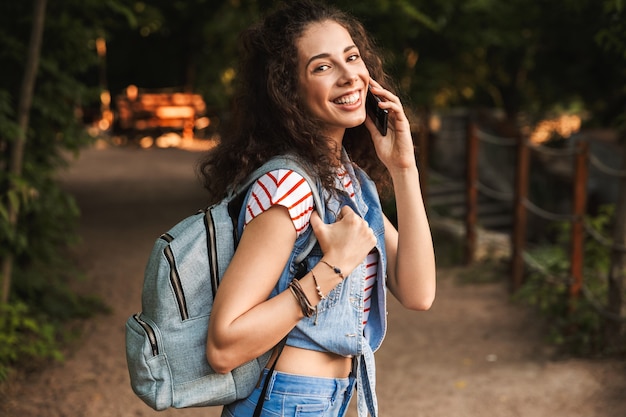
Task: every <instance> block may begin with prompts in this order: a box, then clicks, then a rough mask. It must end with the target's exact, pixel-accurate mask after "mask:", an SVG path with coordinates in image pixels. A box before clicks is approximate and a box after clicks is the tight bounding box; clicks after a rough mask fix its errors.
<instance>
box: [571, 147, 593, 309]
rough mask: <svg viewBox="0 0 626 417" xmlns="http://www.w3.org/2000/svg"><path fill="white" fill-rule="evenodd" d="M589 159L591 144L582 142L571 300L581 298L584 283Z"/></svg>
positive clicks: (576, 163) (577, 162) (576, 186)
mask: <svg viewBox="0 0 626 417" xmlns="http://www.w3.org/2000/svg"><path fill="white" fill-rule="evenodd" d="M588 159H589V144H588V143H587V142H585V141H580V142H578V144H577V149H576V159H575V161H574V184H573V186H574V190H573V191H574V207H573V218H572V232H571V254H570V256H571V260H570V275H571V278H572V282H571V283H570V287H569V295H570V300H574V299H576V298H578V297H579V296H580V291H581V289H582V283H583V266H584V252H585V247H584V238H585V236H584V233H585V225H584V222H585V210H586V206H587V173H588V167H587V160H588Z"/></svg>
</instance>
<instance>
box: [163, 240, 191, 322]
mask: <svg viewBox="0 0 626 417" xmlns="http://www.w3.org/2000/svg"><path fill="white" fill-rule="evenodd" d="M168 236H169V235H168ZM163 253H164V254H165V258H167V262H168V263H169V264H170V283H171V284H172V289H173V290H174V296H175V297H176V302H177V303H178V311H180V318H181V319H182V320H187V319H188V318H189V313H188V312H187V302H186V301H185V293H184V292H183V285H182V284H181V282H180V276H179V275H178V270H177V269H176V260H175V259H174V253H173V252H172V248H171V247H170V245H167V246H166V247H165V249H163Z"/></svg>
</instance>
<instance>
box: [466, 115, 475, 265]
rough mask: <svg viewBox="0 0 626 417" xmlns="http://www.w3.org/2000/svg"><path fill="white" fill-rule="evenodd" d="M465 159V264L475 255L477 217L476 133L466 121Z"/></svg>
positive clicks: (470, 122) (470, 121)
mask: <svg viewBox="0 0 626 417" xmlns="http://www.w3.org/2000/svg"><path fill="white" fill-rule="evenodd" d="M466 135H467V160H466V169H467V173H466V185H465V193H466V194H465V196H466V198H465V264H467V265H470V264H472V263H473V262H474V259H475V257H476V221H477V218H478V208H477V207H478V187H477V185H478V135H477V134H476V124H475V123H474V122H473V121H472V120H469V119H468V121H467V130H466Z"/></svg>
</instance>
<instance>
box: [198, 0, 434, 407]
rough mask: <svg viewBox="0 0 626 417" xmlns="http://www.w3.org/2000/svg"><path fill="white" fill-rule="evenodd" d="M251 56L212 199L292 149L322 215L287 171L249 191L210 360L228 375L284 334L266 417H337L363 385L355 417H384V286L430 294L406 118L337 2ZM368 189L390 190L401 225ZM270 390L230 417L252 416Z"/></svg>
mask: <svg viewBox="0 0 626 417" xmlns="http://www.w3.org/2000/svg"><path fill="white" fill-rule="evenodd" d="M242 45H243V51H242V55H241V66H240V70H239V72H238V79H239V82H240V85H239V95H238V97H237V101H236V106H235V114H234V119H233V123H232V126H233V129H231V130H230V131H229V133H228V134H226V135H224V137H223V139H222V142H221V143H220V145H219V146H218V147H217V148H216V149H215V150H213V151H212V152H211V153H210V154H208V156H207V157H206V159H205V160H204V161H203V162H202V164H201V166H200V168H201V173H202V175H203V177H204V180H205V185H206V187H207V188H208V189H209V190H210V191H211V193H212V195H213V197H214V198H215V199H216V200H219V199H220V198H221V197H223V195H224V194H225V192H226V191H227V190H228V189H229V187H232V186H234V185H236V184H238V183H239V182H241V181H242V180H243V179H244V178H245V177H246V176H247V175H248V174H250V173H251V172H252V171H253V170H254V169H255V168H256V167H258V166H260V165H261V164H263V163H264V162H265V161H267V160H268V159H270V158H271V157H272V156H275V155H283V154H289V155H294V156H295V157H297V158H299V160H300V161H302V162H303V164H305V165H306V166H307V167H308V168H309V169H310V171H311V172H312V174H313V175H314V176H315V178H318V180H319V184H320V185H319V191H320V192H321V194H322V195H323V201H324V204H323V205H324V207H313V198H312V196H311V188H310V187H309V185H308V184H307V182H306V181H304V180H303V179H302V177H301V176H300V175H299V174H297V173H296V172H293V171H290V170H286V169H285V170H281V169H278V170H276V171H273V172H271V173H269V174H267V175H265V176H263V177H262V178H260V179H259V180H258V181H256V183H255V184H254V185H253V186H252V187H251V189H250V191H249V192H248V195H247V196H246V199H245V201H244V208H243V209H242V210H244V212H242V213H243V214H242V219H245V220H244V221H243V222H242V223H243V225H242V226H241V227H242V228H243V231H242V235H241V240H240V243H239V246H238V248H237V251H236V253H235V256H234V258H233V259H232V262H231V264H230V265H229V267H228V269H227V271H226V273H225V276H224V278H223V281H222V283H221V286H220V290H219V292H218V294H217V297H216V299H215V303H214V307H213V311H212V316H211V321H210V328H209V338H208V340H209V341H208V345H207V357H208V359H209V362H210V364H211V366H212V367H213V368H214V369H215V370H216V371H218V372H228V371H230V370H232V369H233V368H235V367H237V366H239V365H241V364H242V363H245V362H247V361H249V360H251V359H253V358H255V357H258V356H261V355H262V354H263V353H265V352H268V351H270V350H272V348H273V347H274V346H276V345H277V344H278V343H279V342H280V341H281V340H282V339H283V337H285V335H288V339H287V342H286V346H285V347H284V350H283V352H282V354H281V355H280V357H279V359H278V361H277V362H276V366H275V371H274V372H272V374H270V375H267V374H268V372H267V370H266V372H265V373H264V374H263V375H262V380H263V381H264V380H265V379H266V378H270V380H269V388H268V392H267V394H266V396H265V402H264V405H263V414H262V415H266V416H296V415H298V416H304V415H311V416H333V417H335V416H343V415H344V413H345V410H346V408H347V405H348V403H349V401H350V398H351V396H352V393H353V391H354V386H355V385H356V387H357V393H358V409H359V415H360V416H365V415H367V412H369V413H370V414H371V415H372V416H377V401H376V395H375V365H374V358H373V352H374V351H376V350H377V349H378V348H379V347H380V345H381V343H382V340H383V338H384V335H385V331H386V313H387V311H386V302H385V299H386V291H387V289H389V291H390V292H391V293H392V294H393V295H394V296H395V297H396V298H397V299H398V300H399V301H400V302H401V303H402V305H404V306H405V307H406V308H409V309H412V310H426V309H428V308H429V307H430V306H431V304H432V302H433V300H434V297H435V261H434V254H433V246H432V239H431V235H430V229H429V225H428V221H427V218H426V213H425V210H424V204H423V201H422V196H421V191H420V187H419V174H418V170H417V167H416V161H415V157H414V149H413V141H412V138H411V130H410V126H409V122H408V120H407V117H406V115H405V113H404V111H403V108H402V104H401V102H400V100H399V99H398V97H397V96H396V95H394V94H393V93H392V92H391V91H390V90H389V87H388V86H387V83H388V81H387V77H386V75H385V73H384V72H383V70H382V65H381V61H380V59H379V58H378V57H377V55H376V53H375V51H374V49H373V46H372V42H371V41H370V40H369V38H368V36H367V35H366V33H365V30H364V28H363V26H362V25H361V24H360V23H359V22H358V21H356V20H354V19H353V18H351V17H350V16H348V15H347V14H345V13H343V12H341V11H339V10H336V9H335V8H333V7H330V6H327V5H323V4H321V3H316V2H313V1H311V0H302V1H290V2H288V3H287V4H285V5H284V6H283V7H282V8H279V9H278V10H276V11H274V12H273V13H272V14H270V15H269V16H267V17H266V19H265V20H264V21H263V22H262V23H260V24H258V25H256V26H254V27H252V28H250V29H249V30H247V31H245V32H244V33H243V34H242ZM368 88H369V89H371V91H372V93H374V94H375V95H377V96H378V97H380V98H381V99H382V102H381V103H380V104H379V106H380V108H382V109H385V110H387V111H388V112H389V129H388V133H387V135H386V136H382V135H381V134H380V133H379V132H378V130H377V129H376V127H375V124H374V123H373V121H372V120H371V119H370V118H369V117H367V116H366V107H365V101H366V94H367V91H368ZM365 172H367V173H368V175H366V174H365ZM370 178H373V179H375V180H376V181H377V182H378V184H379V186H380V187H381V189H383V188H384V186H387V187H388V188H393V192H394V194H395V201H396V205H397V224H398V229H397V230H396V228H395V227H394V226H393V225H392V223H391V222H390V221H389V220H388V219H387V218H386V217H385V215H384V214H383V212H382V209H381V206H380V202H379V199H378V191H377V187H376V185H375V183H374V182H373V181H372V180H371V179H370ZM389 179H390V180H391V181H389ZM390 183H391V184H390ZM391 186H392V187H391ZM310 233H314V234H315V236H316V238H317V241H318V244H319V246H318V247H316V248H315V249H314V250H313V252H312V253H311V254H310V255H309V256H308V257H307V259H306V266H307V271H308V272H307V273H306V274H305V275H304V276H303V277H302V278H301V279H300V280H294V274H295V272H296V271H295V268H296V266H295V265H293V259H294V256H295V254H296V253H297V252H298V251H300V250H302V246H303V243H302V242H304V241H305V240H306V238H307V237H308V234H310ZM274 356H275V355H274ZM273 361H274V358H271V359H270V361H269V363H268V367H269V366H270V365H271V364H272V363H273ZM261 386H262V384H259V388H257V389H256V390H255V391H254V392H253V393H252V394H251V395H250V396H249V397H248V398H246V399H244V400H240V401H237V402H235V403H234V404H231V405H228V406H226V407H224V411H223V416H227V417H244V416H252V413H253V411H254V408H255V406H256V403H257V401H258V399H259V396H260V390H261V388H260V387H261Z"/></svg>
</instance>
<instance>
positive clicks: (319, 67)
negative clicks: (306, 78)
mask: <svg viewBox="0 0 626 417" xmlns="http://www.w3.org/2000/svg"><path fill="white" fill-rule="evenodd" d="M329 68H330V65H319V66H317V67H315V69H314V71H315V72H323V71H326V70H327V69H329Z"/></svg>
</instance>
